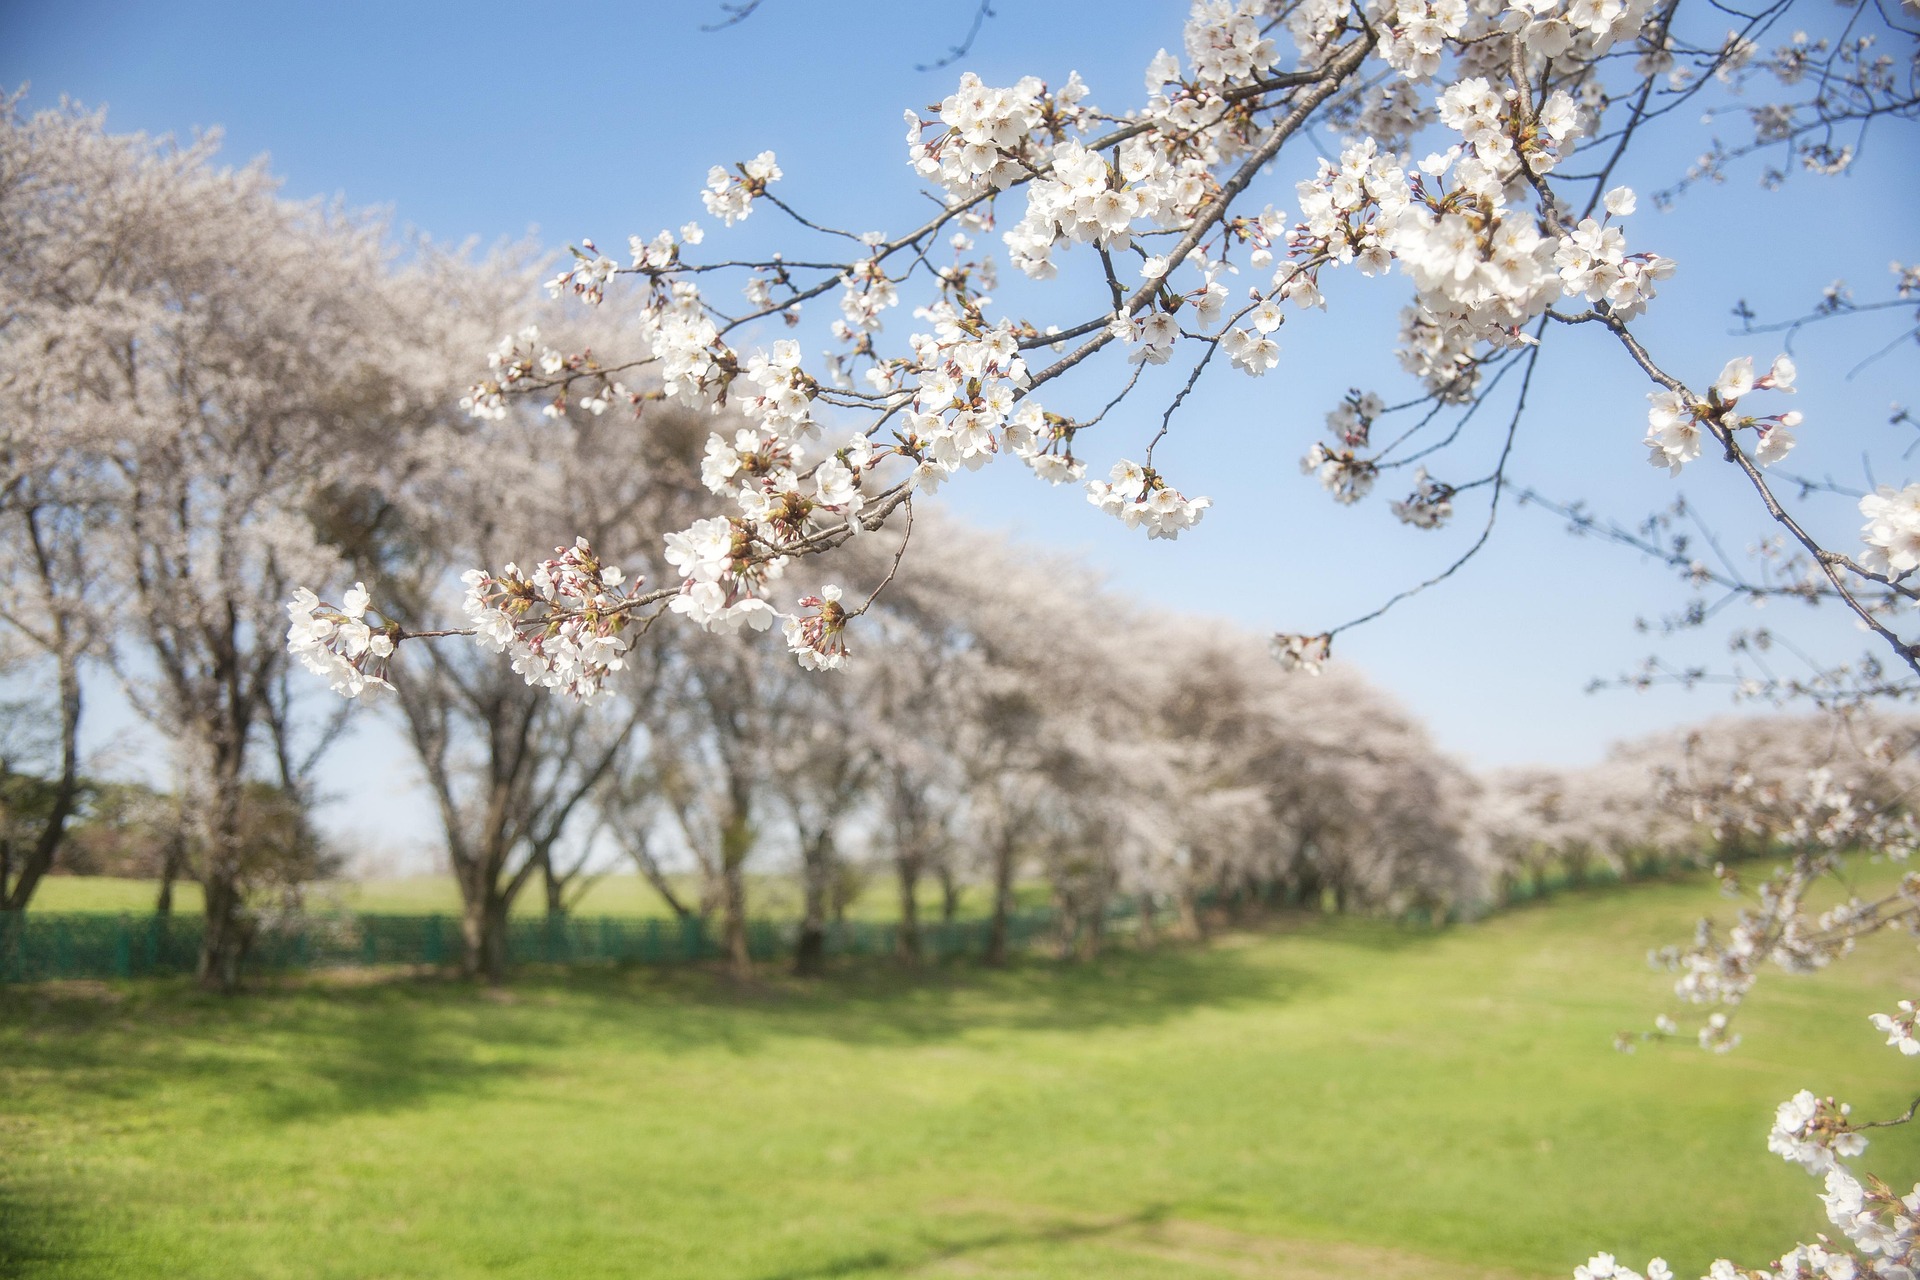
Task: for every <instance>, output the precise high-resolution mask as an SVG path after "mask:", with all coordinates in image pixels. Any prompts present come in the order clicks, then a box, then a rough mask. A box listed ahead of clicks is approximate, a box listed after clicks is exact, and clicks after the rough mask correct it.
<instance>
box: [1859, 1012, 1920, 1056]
mask: <svg viewBox="0 0 1920 1280" xmlns="http://www.w3.org/2000/svg"><path fill="white" fill-rule="evenodd" d="M1896 1007H1897V1008H1898V1010H1899V1012H1897V1013H1876V1014H1874V1015H1873V1016H1872V1017H1871V1018H1869V1019H1868V1021H1869V1022H1871V1023H1872V1024H1873V1029H1874V1030H1875V1031H1884V1032H1885V1033H1886V1036H1887V1043H1888V1044H1889V1045H1891V1046H1893V1047H1895V1048H1898V1049H1899V1050H1900V1052H1901V1053H1903V1054H1905V1055H1906V1056H1907V1057H1909V1058H1911V1057H1912V1056H1913V1055H1914V1054H1916V1053H1920V1036H1916V1035H1915V1034H1914V1023H1915V1022H1916V1021H1920V1011H1916V1009H1915V1008H1914V1003H1913V1001H1911V1000H1902V1001H1901V1002H1900V1003H1899V1004H1898V1005H1897V1006H1896Z"/></svg>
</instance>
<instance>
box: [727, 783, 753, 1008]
mask: <svg viewBox="0 0 1920 1280" xmlns="http://www.w3.org/2000/svg"><path fill="white" fill-rule="evenodd" d="M752 848H753V826H752V824H751V823H749V822H748V821H747V818H746V815H745V814H744V813H737V812H736V814H735V815H734V816H733V817H731V818H729V819H728V820H727V825H726V826H725V827H724V828H723V829H722V830H721V833H720V907H721V913H722V916H721V920H722V923H721V938H722V941H723V943H724V945H725V947H726V950H727V962H728V964H729V966H730V967H731V968H732V969H733V976H734V977H736V978H740V979H742V980H745V979H747V978H751V977H752V976H753V956H752V954H751V953H750V952H749V951H748V949H747V873H746V862H747V853H748V852H749V851H750V850H751V849H752Z"/></svg>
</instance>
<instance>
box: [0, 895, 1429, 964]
mask: <svg viewBox="0 0 1920 1280" xmlns="http://www.w3.org/2000/svg"><path fill="white" fill-rule="evenodd" d="M1195 905H1196V906H1197V907H1198V908H1200V909H1202V910H1210V909H1213V908H1225V909H1228V910H1238V909H1243V908H1267V907H1288V906H1291V907H1300V906H1303V905H1304V906H1307V907H1309V909H1311V907H1312V906H1313V905H1316V904H1303V903H1301V902H1300V901H1299V899H1298V896H1297V894H1295V893H1292V892H1290V891H1288V890H1287V889H1286V888H1285V887H1284V886H1281V885H1277V884H1276V885H1264V884H1263V885H1243V886H1239V887H1236V888H1234V889H1231V890H1228V891H1225V892H1222V891H1217V890H1210V891H1208V892H1205V893H1202V894H1200V895H1199V896H1198V898H1197V899H1196V904H1195ZM1149 912H1150V913H1151V914H1152V918H1153V920H1154V922H1155V924H1156V926H1158V927H1165V926H1168V925H1170V924H1172V923H1173V919H1174V917H1175V915H1176V914H1177V913H1176V908H1175V904H1174V903H1173V902H1171V901H1170V900H1167V899H1165V898H1159V899H1147V898H1142V897H1116V898H1113V899H1111V900H1110V901H1109V902H1108V903H1107V907H1106V911H1105V913H1104V921H1103V927H1104V929H1106V930H1107V931H1109V932H1111V933H1114V934H1125V933H1128V932H1131V931H1133V930H1136V929H1139V928H1140V926H1141V920H1142V916H1143V915H1144V914H1146V913H1149ZM1397 918H1398V920H1399V922H1400V923H1401V924H1403V925H1410V926H1413V927H1416V928H1439V927H1444V926H1445V925H1447V924H1449V923H1453V922H1454V921H1457V920H1459V919H1461V918H1462V916H1461V913H1459V912H1458V911H1457V910H1448V909H1446V908H1444V907H1423V906H1415V907H1412V908H1411V909H1407V910H1404V911H1402V912H1400V913H1399V914H1398V916H1397ZM1086 925H1087V922H1085V921H1082V922H1080V923H1079V924H1078V925H1075V924H1073V923H1071V922H1070V921H1069V920H1067V919H1066V918H1065V917H1063V916H1062V915H1061V914H1060V913H1059V912H1057V911H1055V910H1054V909H1053V908H1051V907H1036V908H1030V909H1028V910H1025V911H1018V912H1015V913H1013V914H1012V915H1010V916H1008V917H1007V945H1008V947H1009V948H1010V949H1012V950H1016V951H1017V950H1025V949H1027V948H1029V947H1032V946H1034V945H1036V944H1046V943H1052V944H1056V945H1060V946H1063V947H1066V946H1072V945H1073V944H1074V943H1075V942H1076V941H1077V940H1078V939H1077V938H1074V937H1068V936H1065V935H1067V934H1068V933H1077V932H1078V931H1079V930H1082V929H1084V928H1085V927H1086ZM201 929H202V922H201V919H200V917H198V916H157V915H147V916H133V915H119V916H109V915H97V914H81V913H70V914H50V913H47V912H39V911H26V912H14V913H11V914H9V913H4V912H0V983H10V982H41V981H45V980H47V979H52V978H132V977H142V976H146V975H150V974H182V973H192V972H193V971H194V969H195V967H196V965H197V964H198V962H199V958H200V937H201ZM992 929H993V924H992V922H991V921H990V920H985V919H979V920H950V921H939V920H936V921H928V922H923V923H922V924H920V926H919V934H920V946H919V953H920V955H921V956H922V957H923V958H926V959H929V960H946V959H950V958H953V957H956V956H966V955H976V956H977V955H983V954H985V952H986V950H987V945H988V941H989V938H990V937H991V934H992ZM799 931H800V926H799V924H798V922H795V921H773V920H756V921H753V922H752V923H751V924H749V925H748V927H747V950H748V953H749V954H750V955H751V956H752V957H753V958H754V959H755V960H760V961H773V960H779V959H782V958H785V957H787V956H791V955H792V954H793V952H794V949H795V946H796V944H797V943H798V941H799ZM899 934H900V926H899V924H898V923H894V922H887V923H881V922H875V921H864V920H848V921H842V922H840V923H837V924H833V925H829V926H828V928H827V932H826V938H825V942H826V947H825V950H826V954H828V955H830V956H886V955H892V954H894V953H895V951H896V950H897V949H898V947H899V942H900V938H899ZM460 954H461V936H460V921H459V919H458V917H455V916H449V915H424V916H401V915H352V914H345V913H340V914H326V915H318V914H316V915H302V916H294V917H290V918H286V919H280V920H269V921H262V922H260V923H259V924H258V926H257V928H256V930H255V934H254V938H253V941H252V943H251V945H250V946H249V948H248V950H247V956H246V961H245V963H246V967H247V968H248V969H249V970H251V971H254V972H267V973H273V972H280V973H284V972H289V971H293V970H301V969H335V968H355V967H364V966H371V965H419V966H427V967H439V966H445V965H453V964H457V963H458V962H459V960H460ZM722 954H723V950H722V944H721V938H720V933H719V929H718V927H717V924H716V923H714V922H704V923H703V922H702V921H701V920H699V919H698V918H692V917H690V918H688V919H685V920H677V919H630V918H629V919H618V918H613V917H575V916H525V917H515V918H513V919H511V920H509V921H508V924H507V959H508V963H509V964H527V963H535V964H582V963H620V964H652V965H670V964H689V963H692V962H695V961H700V960H711V959H716V958H718V957H720V956H721V955H722Z"/></svg>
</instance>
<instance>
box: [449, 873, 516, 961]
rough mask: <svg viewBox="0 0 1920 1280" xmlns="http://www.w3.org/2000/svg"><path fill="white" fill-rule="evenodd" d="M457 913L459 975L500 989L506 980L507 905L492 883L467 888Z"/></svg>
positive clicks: (504, 898)
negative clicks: (459, 941)
mask: <svg viewBox="0 0 1920 1280" xmlns="http://www.w3.org/2000/svg"><path fill="white" fill-rule="evenodd" d="M470 887H471V888H473V889H474V890H476V891H475V892H469V893H466V894H463V895H462V896H463V897H464V898H465V900H466V901H465V902H464V903H463V904H462V906H461V912H460V940H461V943H462V949H461V954H460V972H461V973H462V974H464V975H465V976H467V977H469V978H478V979H480V980H482V981H484V982H486V983H488V984H489V985H492V986H499V985H500V984H501V983H503V982H505V981H506V980H507V918H508V916H507V913H508V908H509V907H510V906H511V905H512V904H510V903H509V902H508V901H507V899H506V897H505V895H503V894H501V893H500V892H499V891H498V889H496V888H495V887H494V886H493V885H492V884H486V885H476V886H470Z"/></svg>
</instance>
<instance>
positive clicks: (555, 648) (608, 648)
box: [461, 538, 640, 702]
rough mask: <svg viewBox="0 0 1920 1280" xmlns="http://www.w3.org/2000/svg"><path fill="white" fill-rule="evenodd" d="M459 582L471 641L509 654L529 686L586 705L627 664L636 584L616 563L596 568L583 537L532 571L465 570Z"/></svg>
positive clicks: (515, 568)
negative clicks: (553, 691) (463, 588)
mask: <svg viewBox="0 0 1920 1280" xmlns="http://www.w3.org/2000/svg"><path fill="white" fill-rule="evenodd" d="M461 581H462V582H464V583H466V586H467V592H466V596H465V599H464V600H463V601H462V608H463V609H464V611H465V613H466V616H467V620H468V622H469V623H471V624H472V627H473V634H474V639H475V641H476V642H477V643H478V644H479V645H480V646H481V647H482V648H483V649H487V650H490V651H491V652H494V653H504V654H506V655H508V657H509V658H510V659H511V661H512V663H513V669H514V671H516V672H518V673H519V674H520V675H522V676H524V677H525V678H526V682H527V683H528V684H532V685H542V686H545V687H546V688H549V689H559V690H564V691H565V692H567V693H569V694H571V695H572V696H573V697H575V698H577V699H579V700H581V701H583V702H584V701H587V700H589V699H591V698H592V697H593V696H594V695H595V694H597V693H599V692H600V690H601V689H602V687H603V686H604V684H605V682H606V678H607V676H608V675H609V674H611V673H612V672H615V671H618V670H620V668H621V667H623V666H624V665H625V664H626V652H627V646H628V644H629V638H628V637H627V635H626V634H625V632H626V630H627V627H628V623H629V618H628V611H629V609H630V608H631V607H632V604H633V601H634V598H635V596H636V594H637V592H638V591H639V587H640V584H639V583H638V582H637V581H636V582H634V583H633V584H632V585H630V586H626V585H625V584H626V577H625V575H624V574H622V573H621V571H620V569H619V568H618V566H615V565H609V564H602V563H601V562H600V560H599V558H598V557H597V556H595V554H594V552H593V548H592V547H591V546H589V545H588V544H587V540H586V539H585V538H580V539H577V540H576V541H575V542H574V544H573V545H572V546H570V547H560V548H558V549H557V550H555V552H554V554H553V556H552V557H551V558H549V559H546V560H542V561H541V562H540V563H539V564H538V565H536V566H535V567H534V569H533V571H532V572H531V573H526V572H522V570H521V569H520V567H519V566H518V565H513V564H509V565H507V566H506V567H505V568H504V569H503V570H501V571H500V572H499V573H498V574H494V573H489V572H487V571H486V570H484V569H469V570H468V571H467V572H466V573H465V574H463V575H461ZM623 586H624V587H625V589H624V590H623V589H622V588H623Z"/></svg>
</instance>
